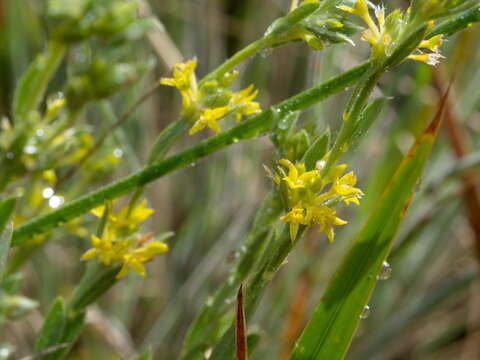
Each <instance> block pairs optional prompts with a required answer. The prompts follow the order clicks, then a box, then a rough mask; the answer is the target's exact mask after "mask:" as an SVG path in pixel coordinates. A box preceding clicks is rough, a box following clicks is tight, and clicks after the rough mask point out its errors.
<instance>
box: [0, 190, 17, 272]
mask: <svg viewBox="0 0 480 360" xmlns="http://www.w3.org/2000/svg"><path fill="white" fill-rule="evenodd" d="M16 201H17V199H16V198H14V197H11V198H8V199H6V200H4V201H3V202H1V203H0V279H1V278H2V274H3V270H4V269H5V264H6V262H7V255H8V250H9V249H10V243H11V240H12V226H11V225H9V224H8V220H9V219H10V216H11V215H12V213H13V210H14V209H15V203H16Z"/></svg>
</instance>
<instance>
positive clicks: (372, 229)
mask: <svg viewBox="0 0 480 360" xmlns="http://www.w3.org/2000/svg"><path fill="white" fill-rule="evenodd" d="M446 99H447V94H445V96H444V97H443V98H442V100H441V102H440V105H439V109H438V111H437V114H436V115H435V117H434V119H433V121H432V122H431V123H430V125H429V126H428V127H427V129H425V131H424V132H423V133H422V134H421V135H420V137H419V138H418V139H417V141H416V143H415V144H414V145H413V146H412V148H411V149H410V151H409V153H408V154H407V156H406V157H405V158H404V160H403V161H402V163H401V164H400V166H399V168H398V169H397V171H396V174H395V176H394V177H393V179H392V181H391V182H390V184H389V185H388V187H387V188H386V190H385V191H384V193H383V195H382V197H381V199H380V201H379V202H378V204H377V206H376V208H375V209H374V211H373V212H372V214H371V216H370V218H369V219H368V221H367V223H366V224H365V226H364V227H363V229H362V230H361V232H360V233H359V235H358V237H357V239H356V240H355V243H354V245H353V247H352V248H351V250H350V251H349V253H348V254H347V255H346V256H345V258H344V259H343V262H342V264H341V265H340V267H339V269H338V270H337V272H336V274H335V275H334V276H333V278H332V280H331V282H330V284H329V286H328V288H327V290H326V292H325V294H324V296H323V298H322V299H321V300H320V303H319V304H318V306H317V308H316V309H315V312H314V314H313V316H312V318H311V319H310V321H309V323H308V324H307V326H306V328H305V329H304V331H303V333H302V335H301V336H300V338H299V340H298V341H297V344H296V346H295V349H294V351H293V353H292V356H291V359H292V360H299V359H329V360H335V359H343V358H344V355H345V353H346V352H347V350H348V348H349V346H350V342H351V340H352V337H353V335H354V333H355V330H356V328H357V326H358V324H359V321H360V315H361V313H362V311H363V309H364V306H365V305H366V304H367V303H368V300H369V298H370V296H371V294H372V292H373V289H374V287H375V284H376V281H377V280H376V276H377V275H378V273H379V271H380V269H381V266H382V263H383V261H384V260H385V259H386V258H387V256H388V254H389V252H390V248H391V245H392V243H393V239H394V236H395V233H396V232H397V229H398V227H399V225H400V223H401V222H402V219H403V216H404V214H405V211H406V210H407V208H408V204H409V202H410V198H411V195H412V192H413V190H414V188H415V184H416V182H417V180H418V178H419V177H420V176H421V174H422V170H423V167H424V165H425V162H426V161H427V159H428V157H429V154H430V151H431V149H432V146H433V143H434V140H435V138H436V134H437V131H438V127H439V125H440V120H441V117H442V112H443V108H444V105H445V102H446Z"/></svg>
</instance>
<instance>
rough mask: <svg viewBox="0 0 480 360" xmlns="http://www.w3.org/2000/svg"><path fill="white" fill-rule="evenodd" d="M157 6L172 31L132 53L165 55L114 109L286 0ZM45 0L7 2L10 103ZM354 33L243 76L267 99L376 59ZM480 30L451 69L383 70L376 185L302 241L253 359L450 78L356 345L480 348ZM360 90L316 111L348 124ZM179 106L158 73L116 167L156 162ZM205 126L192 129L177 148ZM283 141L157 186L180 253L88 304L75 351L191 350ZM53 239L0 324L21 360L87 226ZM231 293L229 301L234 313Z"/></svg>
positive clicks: (366, 169) (112, 354) (280, 333)
mask: <svg viewBox="0 0 480 360" xmlns="http://www.w3.org/2000/svg"><path fill="white" fill-rule="evenodd" d="M64 1H68V0H64ZM383 3H384V5H385V6H386V7H387V9H393V8H396V7H402V8H405V2H401V1H393V0H386V1H384V2H383ZM143 5H144V6H145V7H144V9H143V10H144V11H145V12H146V13H150V14H152V15H154V16H155V17H156V18H158V20H159V21H160V22H161V23H162V24H163V26H164V31H162V30H158V29H157V30H156V31H154V32H152V33H150V35H149V36H147V37H145V38H144V39H142V40H139V41H136V42H135V43H132V44H131V48H130V49H129V54H128V56H130V57H132V58H134V59H137V60H141V61H146V62H148V63H149V64H152V66H150V67H149V70H148V71H145V74H144V75H143V77H142V78H141V80H140V81H138V82H137V83H136V84H135V85H133V86H131V87H129V88H128V89H126V90H125V91H123V92H121V93H120V94H118V95H115V96H114V97H113V98H112V99H111V102H112V104H113V105H114V110H115V112H116V113H117V115H118V114H121V113H122V112H123V111H125V109H127V108H128V106H129V104H132V102H133V101H134V100H135V99H136V98H138V97H139V96H140V95H141V94H143V93H145V92H146V91H147V89H149V88H150V87H151V86H152V85H153V84H154V82H155V81H156V80H157V79H158V78H159V77H161V76H167V75H169V72H170V68H171V66H172V65H173V64H174V63H175V62H178V61H180V60H182V59H190V58H192V57H196V58H197V59H198V61H199V66H198V69H197V75H198V76H199V77H201V76H203V75H204V74H206V73H207V72H208V71H210V70H212V69H214V68H215V67H216V66H217V65H219V64H220V63H221V62H222V61H223V60H224V59H226V58H227V57H229V56H231V55H232V54H233V53H234V52H235V51H237V50H239V49H240V48H241V47H243V46H245V45H247V44H248V43H249V42H251V41H253V40H255V39H256V38H257V37H259V36H260V35H261V34H263V32H264V31H265V29H266V27H267V26H268V25H269V24H270V23H271V22H272V21H273V20H274V19H275V18H277V17H279V16H281V15H283V14H285V13H286V12H287V11H288V8H289V1H286V0H285V1H284V0H263V1H258V0H257V1H255V0H242V1H238V0H151V1H150V2H149V4H147V3H143ZM146 5H148V6H146ZM45 7H46V1H40V0H0V114H2V116H5V117H10V114H11V102H12V97H13V90H14V88H15V86H16V83H17V81H18V79H19V77H20V76H21V74H22V73H23V71H25V69H26V67H27V65H28V64H29V63H30V62H31V61H32V59H33V58H34V57H35V55H36V54H38V53H39V52H40V51H41V50H42V48H43V47H44V45H45V42H46V39H47V36H48V33H47V26H46V23H45ZM355 41H356V44H357V46H356V47H353V46H351V45H346V44H340V45H336V46H334V47H330V48H327V49H325V50H323V51H321V52H316V53H315V52H312V51H311V50H310V49H309V48H308V47H307V46H306V45H305V44H302V43H299V44H291V45H287V46H284V47H280V48H277V49H275V50H274V51H273V52H271V53H263V54H262V55H261V56H257V57H254V58H252V59H250V60H249V61H247V62H246V63H245V64H244V65H242V66H241V68H240V69H239V70H240V71H241V76H240V77H239V80H238V88H241V87H244V86H245V85H248V84H250V83H253V84H255V86H256V87H257V88H258V89H259V90H260V92H259V96H258V99H259V101H260V103H261V104H262V107H263V108H267V107H268V106H270V105H272V104H275V103H277V102H279V101H281V100H282V99H285V98H287V97H289V96H292V95H293V94H295V93H297V92H299V91H301V90H303V89H306V88H308V87H311V86H314V85H315V84H318V83H320V82H322V81H324V80H326V79H328V78H330V77H331V76H334V75H335V74H338V73H340V72H342V71H345V70H347V69H349V68H351V67H352V66H354V65H356V64H358V63H360V62H361V61H363V60H364V59H366V57H367V56H368V48H367V46H366V45H365V44H364V43H362V42H360V40H359V38H358V36H357V37H355ZM479 42H480V27H479V26H478V25H474V26H472V27H471V28H469V29H468V30H467V31H464V32H462V33H460V34H459V35H456V36H454V37H451V38H450V39H449V41H448V42H445V44H444V46H443V49H442V53H443V54H444V55H445V56H446V59H444V60H443V61H442V62H441V64H440V65H438V66H437V67H435V68H432V67H429V66H427V65H422V64H418V63H413V62H406V63H404V64H403V65H401V66H399V67H398V68H397V69H396V70H395V71H393V72H389V73H387V74H386V76H384V77H383V78H382V80H381V81H380V83H379V85H378V89H377V90H376V93H377V94H380V93H383V94H384V95H386V96H388V97H391V100H390V101H389V103H388V105H387V106H386V108H385V109H384V111H383V113H382V115H381V118H380V119H379V120H378V121H377V123H376V125H375V126H374V128H373V129H372V130H371V131H370V132H369V134H367V136H365V137H364V139H363V140H362V142H361V143H360V144H359V146H358V147H356V149H355V150H354V151H353V152H351V153H350V154H348V155H347V157H346V158H345V161H346V162H348V164H349V166H350V168H352V169H354V170H355V171H356V173H357V174H358V175H359V186H360V188H362V189H363V190H364V192H365V193H366V196H365V198H364V200H363V201H362V205H361V206H360V207H359V208H354V207H353V206H351V207H350V208H348V209H343V210H342V212H341V214H340V217H341V218H344V219H347V220H349V226H345V227H343V228H342V229H338V230H337V236H336V241H335V243H334V244H328V243H327V241H326V238H325V236H324V235H323V234H322V235H320V234H318V233H317V232H316V231H315V230H312V231H309V232H308V234H307V236H306V237H305V239H304V241H303V243H302V244H301V245H300V246H298V247H297V248H296V250H295V251H294V253H292V254H291V255H290V256H289V259H288V262H287V263H285V265H284V266H283V268H282V270H281V272H280V273H279V275H278V276H277V277H276V278H275V280H274V281H273V283H272V285H271V286H270V289H269V291H268V293H267V294H266V296H265V297H264V299H263V301H262V304H261V306H260V308H259V310H258V311H257V314H256V316H255V319H254V321H253V323H250V324H249V326H250V327H252V328H253V329H257V330H258V331H259V332H260V334H261V342H260V344H259V346H258V348H257V349H256V351H255V354H254V356H253V358H254V359H287V357H288V354H289V352H290V349H291V347H292V344H293V342H294V341H295V339H296V338H297V337H298V335H299V334H300V332H301V329H302V327H303V325H304V324H305V322H306V320H307V319H308V318H309V315H310V314H311V311H312V307H313V305H314V304H315V303H317V302H318V299H319V298H320V295H321V294H322V291H323V289H324V288H325V286H326V283H327V281H328V279H329V277H330V275H331V273H332V271H333V270H334V269H335V268H336V266H337V264H338V263H339V259H340V258H341V256H342V254H344V252H345V250H346V249H347V248H348V246H349V244H350V243H351V240H352V238H353V236H354V234H355V233H356V231H357V230H358V228H359V226H361V225H362V224H363V223H364V221H365V219H366V216H367V214H368V213H369V211H370V209H371V208H372V206H373V205H374V204H375V201H376V199H377V198H378V195H379V193H380V192H381V191H382V190H383V188H384V186H385V185H386V182H387V181H388V180H389V179H390V177H391V175H392V172H393V171H394V169H395V167H396V165H397V164H398V162H399V161H400V159H401V157H402V156H403V155H404V154H405V151H406V150H407V149H408V148H409V146H410V145H411V144H412V142H413V141H414V138H415V136H416V135H417V134H418V133H419V132H420V131H421V130H422V128H423V127H424V125H425V124H426V123H427V121H428V120H429V119H430V118H431V116H432V114H433V111H434V110H435V109H436V103H437V100H438V98H439V94H440V93H441V91H442V90H441V89H444V88H446V87H447V86H448V83H449V81H450V79H452V77H454V79H455V80H454V83H453V89H452V93H451V97H450V99H449V104H448V111H447V113H448V115H449V116H448V117H447V119H446V121H445V123H444V126H443V129H442V134H441V136H440V137H439V141H438V142H437V144H436V147H435V150H434V153H433V156H432V158H431V159H430V161H429V165H428V168H427V170H426V172H425V174H424V179H423V181H422V182H421V183H419V184H418V187H417V191H416V193H415V197H414V200H413V203H412V206H411V209H410V210H409V212H408V215H407V218H406V219H405V222H404V224H403V226H402V228H401V232H400V234H399V236H398V238H397V241H396V247H395V248H394V250H393V253H392V256H391V259H389V263H390V266H391V276H388V274H386V275H385V278H388V280H385V281H382V282H381V283H379V286H378V287H377V289H376V291H375V294H374V296H373V298H372V302H371V304H370V308H371V314H370V316H369V317H368V318H367V319H365V320H364V321H363V322H362V325H361V328H360V329H359V331H358V334H357V336H356V339H355V342H354V344H353V346H352V348H351V351H350V354H349V356H348V359H352V360H353V359H357V360H370V359H384V360H393V359H395V360H400V359H404V360H406V359H409V360H410V359H432V360H433V359H435V360H441V359H452V358H454V357H455V358H456V359H458V360H475V359H480V281H479V278H478V276H479V274H478V270H477V268H478V261H479V259H480V255H479V254H477V253H476V250H475V241H476V240H478V241H480V227H479V226H478V224H479V223H480V212H475V202H477V205H478V197H477V195H476V189H477V187H478V176H477V175H478V174H477V173H476V169H475V168H477V167H478V164H479V160H480V153H479V151H478V149H479V146H478V143H479V140H480V139H479V130H480V88H479V85H478V84H480V69H479V66H478V64H480V47H479V46H478V44H479ZM96 46H97V47H96V48H94V49H98V51H99V52H108V49H102V44H101V43H99V44H97V45H96ZM81 47H82V45H81V44H80V45H77V46H76V48H77V49H75V48H74V49H72V50H71V51H70V52H69V54H68V56H67V60H66V63H65V64H63V65H62V67H61V70H60V71H59V72H58V74H57V76H56V78H55V81H53V82H52V84H51V87H50V89H49V94H54V93H56V92H59V91H63V90H64V89H62V84H63V83H64V81H65V78H66V77H67V76H69V74H68V67H67V64H68V63H69V62H75V61H79V57H81V56H82V52H81ZM80 60H81V59H80ZM347 95H348V93H347V94H340V95H337V96H334V97H332V98H330V99H328V100H327V101H324V102H322V103H321V104H318V105H316V106H314V107H312V108H310V109H309V110H308V111H305V112H304V113H303V114H302V118H301V119H302V121H304V122H305V123H308V122H312V123H315V124H316V125H317V126H318V127H319V128H320V129H322V128H326V127H330V128H331V129H332V130H333V131H336V130H337V129H338V125H339V124H340V120H341V115H342V109H343V106H344V104H345V102H346V98H347ZM179 109H180V98H179V96H178V94H177V93H176V92H175V90H174V89H172V88H169V87H160V89H159V90H158V91H157V92H156V93H155V94H154V96H152V97H151V98H150V99H149V100H148V102H147V103H145V104H144V105H143V106H142V107H141V108H140V109H139V110H138V111H137V112H136V113H135V115H134V116H132V117H131V118H130V119H129V120H128V122H127V123H125V124H124V125H123V126H122V129H121V132H120V136H118V137H117V138H116V140H115V141H116V144H112V145H111V146H113V147H118V148H120V149H122V153H123V154H124V156H123V157H122V159H121V161H120V162H119V163H118V164H117V166H116V171H115V172H114V173H113V174H111V175H110V176H109V178H110V180H111V179H114V178H117V177H120V176H122V175H126V174H128V173H130V172H132V171H134V170H137V169H139V167H141V166H142V164H144V163H145V160H146V156H147V154H148V151H149V149H150V148H151V146H152V141H153V140H154V139H155V136H156V135H157V134H158V133H159V131H160V130H161V129H162V128H163V127H165V125H166V124H168V123H169V122H171V121H173V120H174V119H175V118H176V116H177V115H178V112H179ZM103 110H105V109H103ZM105 115H106V113H105V112H104V111H102V107H101V106H99V104H95V103H92V104H90V105H89V106H88V107H87V109H86V111H84V112H83V113H82V115H81V119H80V121H81V122H82V123H85V124H88V126H91V127H93V128H98V129H100V128H102V127H103V126H104V124H105V121H106V120H105ZM208 135H209V134H208V133H207V132H203V133H201V134H199V135H195V136H191V137H187V138H185V139H184V140H182V141H181V142H180V143H179V144H178V145H177V146H176V147H175V149H174V150H173V151H172V152H175V151H177V150H178V149H181V148H184V147H185V146H188V145H189V144H194V143H196V142H197V141H198V140H199V139H201V138H203V137H206V136H208ZM271 152H272V146H271V144H270V142H269V141H268V139H267V138H262V139H260V140H252V141H247V142H241V143H238V144H235V145H234V146H231V147H229V148H228V149H226V150H224V151H221V152H219V153H217V154H215V155H213V156H210V157H208V158H207V159H205V160H203V161H201V162H199V163H198V164H194V165H193V166H191V167H189V168H185V169H182V170H179V171H177V172H175V173H173V174H171V175H169V176H167V177H165V178H162V179H160V180H158V181H156V182H155V183H154V184H152V185H150V186H149V187H148V199H149V201H150V203H151V207H153V208H154V209H155V210H156V212H155V214H154V215H153V216H152V219H151V220H149V223H148V227H149V230H151V231H155V232H157V231H165V230H172V231H174V232H175V236H174V237H173V239H171V240H170V246H171V250H170V252H169V253H167V254H166V256H162V257H159V258H158V259H156V260H155V261H154V262H152V263H151V264H150V265H149V277H148V279H146V280H143V281H139V279H138V278H136V277H135V276H134V275H133V276H129V277H128V278H127V279H126V280H125V281H122V282H120V283H118V284H117V285H116V286H115V287H114V288H113V289H112V290H111V291H110V292H109V293H108V294H107V296H105V297H104V298H103V299H102V301H101V302H100V303H99V304H98V306H94V307H92V308H91V309H90V310H89V313H88V320H87V323H88V325H87V326H88V327H87V331H85V332H84V334H83V335H82V337H81V339H80V341H79V343H78V344H77V345H76V347H75V348H74V351H73V353H72V354H71V356H70V358H72V359H117V358H129V357H130V356H131V355H132V354H134V353H135V352H137V351H139V350H141V349H143V348H144V347H145V346H146V345H149V344H151V345H152V347H153V349H154V350H155V353H156V358H158V359H176V358H177V357H178V352H179V349H180V348H181V344H182V340H183V337H184V335H185V332H186V330H187V328H188V326H189V324H190V323H191V321H192V319H193V317H194V316H195V314H196V312H197V311H198V309H199V308H200V306H201V305H202V304H203V303H204V302H205V301H207V300H208V296H209V294H210V293H212V292H213V291H214V290H215V289H216V288H217V287H218V286H219V285H220V284H221V283H222V281H224V280H225V279H226V278H227V276H228V273H229V270H230V269H231V268H232V266H233V265H234V264H235V261H236V259H237V258H238V254H239V252H240V251H241V246H242V243H243V241H245V239H246V235H247V233H248V229H249V227H250V225H251V222H252V217H253V215H254V214H255V211H256V210H257V208H258V204H259V202H260V200H261V199H262V197H263V196H264V195H265V194H266V193H267V191H268V190H269V189H270V186H271V185H270V182H269V179H268V178H267V177H266V174H265V173H264V171H263V168H262V164H267V165H269V166H271V160H270V159H271ZM461 157H464V159H463V161H460V160H459V158H461ZM465 164H466V165H465ZM464 165H465V166H464ZM465 167H467V170H465V169H464V168H465ZM94 187H95V186H94ZM479 209H480V208H479ZM57 240H59V241H53V242H49V243H48V244H47V246H45V247H44V248H43V249H41V251H39V252H38V253H37V254H36V255H35V257H34V258H33V260H32V261H30V262H29V263H28V266H27V267H26V268H25V271H24V275H25V278H26V280H25V282H24V286H23V288H22V293H23V294H25V295H27V296H29V297H31V298H34V299H39V303H40V306H39V308H38V310H36V311H34V312H33V313H32V314H31V315H29V316H28V317H27V318H25V319H22V320H20V321H16V322H13V323H9V324H8V325H7V326H6V327H5V328H4V329H3V333H2V334H0V342H10V343H12V344H14V345H15V347H16V349H17V352H16V356H17V357H15V358H18V359H20V358H22V356H27V355H28V354H30V353H31V349H32V343H33V341H34V335H35V332H36V331H37V330H38V328H39V326H40V325H41V323H42V315H41V314H44V313H45V311H46V309H47V308H48V305H49V304H50V302H51V301H52V300H53V299H54V298H55V296H56V295H57V294H58V293H61V294H66V295H68V294H69V293H70V291H71V289H72V286H73V284H75V282H76V281H78V278H79V276H80V275H79V274H81V269H82V267H83V264H82V263H80V262H79V260H78V259H79V257H80V254H81V252H82V250H83V249H85V247H86V246H87V244H88V241H87V240H86V239H81V238H79V237H76V236H73V235H69V234H68V233H65V234H62V235H61V236H60V237H59V238H58V239H57ZM60 240H61V241H60ZM387 272H388V271H387ZM233 300H234V299H225V301H226V302H230V303H232V310H233V306H234V301H233ZM206 356H208V354H206Z"/></svg>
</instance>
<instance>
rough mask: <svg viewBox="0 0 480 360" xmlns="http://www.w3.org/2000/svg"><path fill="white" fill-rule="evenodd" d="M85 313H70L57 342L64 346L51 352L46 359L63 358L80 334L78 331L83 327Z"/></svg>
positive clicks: (57, 359)
mask: <svg viewBox="0 0 480 360" xmlns="http://www.w3.org/2000/svg"><path fill="white" fill-rule="evenodd" d="M85 314H86V313H85V311H80V312H73V313H70V315H69V317H68V319H67V322H66V324H65V330H64V331H63V335H62V338H61V340H60V344H59V345H61V344H65V345H66V346H64V347H62V348H61V349H60V350H59V351H57V352H55V353H53V354H51V355H50V356H49V357H48V360H59V359H64V358H65V356H66V354H67V353H68V352H69V351H70V349H71V348H72V346H73V345H74V344H75V342H76V341H77V339H78V337H79V336H80V333H81V331H82V329H83V324H84V323H85Z"/></svg>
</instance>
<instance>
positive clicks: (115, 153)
mask: <svg viewBox="0 0 480 360" xmlns="http://www.w3.org/2000/svg"><path fill="white" fill-rule="evenodd" d="M113 156H115V157H116V158H121V157H122V156H123V150H122V149H120V148H116V149H114V150H113Z"/></svg>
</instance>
